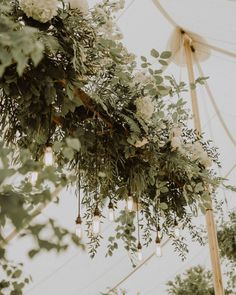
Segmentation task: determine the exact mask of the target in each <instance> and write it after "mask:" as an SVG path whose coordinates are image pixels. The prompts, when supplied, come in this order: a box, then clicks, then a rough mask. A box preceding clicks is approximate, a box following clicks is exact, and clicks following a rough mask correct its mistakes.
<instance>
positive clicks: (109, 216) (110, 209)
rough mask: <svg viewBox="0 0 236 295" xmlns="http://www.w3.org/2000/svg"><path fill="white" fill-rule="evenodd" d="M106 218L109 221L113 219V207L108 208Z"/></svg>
mask: <svg viewBox="0 0 236 295" xmlns="http://www.w3.org/2000/svg"><path fill="white" fill-rule="evenodd" d="M108 219H109V221H114V220H115V211H114V209H113V208H109V209H108Z"/></svg>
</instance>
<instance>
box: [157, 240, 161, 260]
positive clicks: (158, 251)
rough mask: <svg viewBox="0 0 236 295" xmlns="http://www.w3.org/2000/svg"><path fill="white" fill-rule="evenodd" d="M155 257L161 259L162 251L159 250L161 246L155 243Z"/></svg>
mask: <svg viewBox="0 0 236 295" xmlns="http://www.w3.org/2000/svg"><path fill="white" fill-rule="evenodd" d="M156 256H157V257H161V256H162V249H161V244H160V243H156Z"/></svg>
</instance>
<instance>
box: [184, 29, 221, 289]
mask: <svg viewBox="0 0 236 295" xmlns="http://www.w3.org/2000/svg"><path fill="white" fill-rule="evenodd" d="M183 37H184V38H183V41H184V49H185V57H186V63H187V68H188V76H189V82H190V85H192V84H193V83H195V78H194V71H193V62H192V52H193V51H194V48H193V47H192V45H191V43H192V40H191V38H190V37H189V36H188V35H187V34H186V33H184V34H183ZM191 98H192V110H193V118H194V127H195V129H196V130H197V132H198V133H199V134H201V121H200V114H199V108H198V101H197V92H196V89H195V88H193V87H191ZM206 227H207V233H208V244H209V250H210V256H211V264H212V273H213V280H214V290H215V295H224V287H223V281H222V274H221V266H220V257H219V247H218V240H217V233H216V226H215V222H214V216H213V210H212V207H211V208H210V209H207V210H206Z"/></svg>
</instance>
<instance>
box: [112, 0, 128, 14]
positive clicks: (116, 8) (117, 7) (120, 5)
mask: <svg viewBox="0 0 236 295" xmlns="http://www.w3.org/2000/svg"><path fill="white" fill-rule="evenodd" d="M124 7H125V0H119V1H118V2H116V3H114V6H113V9H112V10H113V11H114V12H117V11H119V10H121V9H124Z"/></svg>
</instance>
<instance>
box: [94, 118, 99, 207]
mask: <svg viewBox="0 0 236 295" xmlns="http://www.w3.org/2000/svg"><path fill="white" fill-rule="evenodd" d="M97 124H98V118H97V115H95V128H94V133H95V186H96V190H95V202H96V206H97V205H98V151H97V145H98V139H97Z"/></svg>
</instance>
